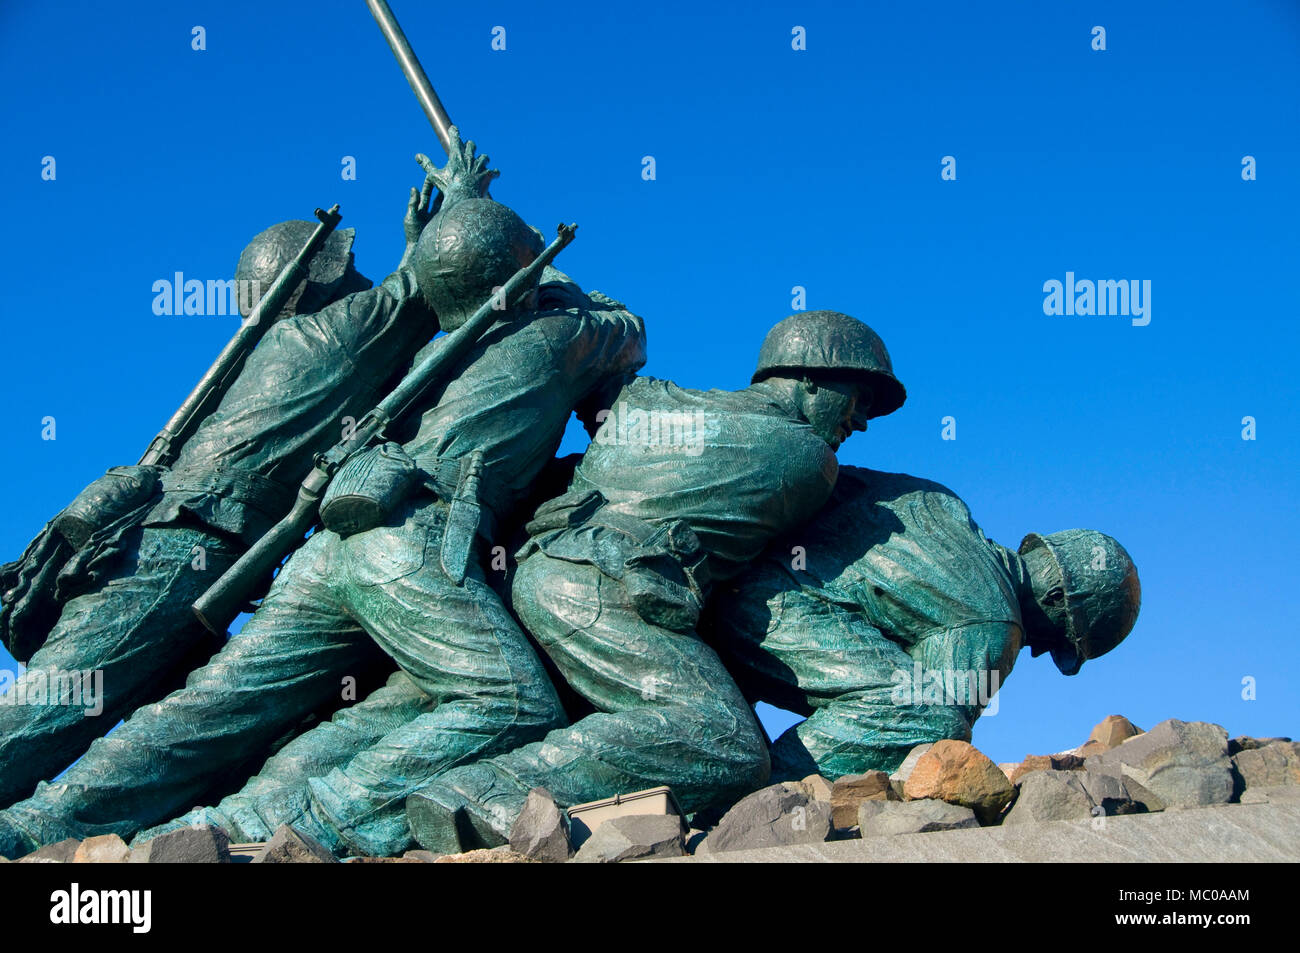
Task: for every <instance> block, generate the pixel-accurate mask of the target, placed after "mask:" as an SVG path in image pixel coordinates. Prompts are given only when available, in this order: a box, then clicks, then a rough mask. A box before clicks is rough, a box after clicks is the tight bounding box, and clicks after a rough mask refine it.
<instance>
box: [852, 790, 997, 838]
mask: <svg viewBox="0 0 1300 953" xmlns="http://www.w3.org/2000/svg"><path fill="white" fill-rule="evenodd" d="M979 824H980V822H979V818H977V817H976V816H975V812H974V811H972V810H971V809H970V808H968V807H962V806H961V805H960V804H949V803H948V802H947V801H940V800H938V799H936V798H921V799H919V800H916V801H863V802H862V804H861V805H860V806H859V807H858V828H859V831H860V833H861V835H862V837H863V838H868V837H884V836H889V835H894V834H925V833H930V832H932V831H951V830H957V829H959V828H963V827H979Z"/></svg>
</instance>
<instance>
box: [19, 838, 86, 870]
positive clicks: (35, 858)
mask: <svg viewBox="0 0 1300 953" xmlns="http://www.w3.org/2000/svg"><path fill="white" fill-rule="evenodd" d="M80 846H81V841H79V840H77V838H75V837H69V838H68V839H67V840H61V841H59V842H58V843H55V844H46V845H45V846H44V847H38V848H36V850H34V851H32V852H31V853H30V854H27V855H26V856H24V857H19V858H18V863H20V864H70V863H72V858H73V857H75V856H76V854H77V848H78V847H80Z"/></svg>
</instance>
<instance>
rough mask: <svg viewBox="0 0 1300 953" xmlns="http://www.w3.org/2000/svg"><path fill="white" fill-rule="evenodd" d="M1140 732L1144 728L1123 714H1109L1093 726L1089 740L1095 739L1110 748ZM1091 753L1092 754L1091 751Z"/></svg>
mask: <svg viewBox="0 0 1300 953" xmlns="http://www.w3.org/2000/svg"><path fill="white" fill-rule="evenodd" d="M1140 734H1142V729H1141V728H1139V727H1138V726H1137V725H1135V724H1133V722H1131V721H1129V720H1128V719H1127V718H1125V717H1124V716H1123V715H1107V716H1106V717H1105V718H1103V719H1102V720H1101V721H1099V722H1097V724H1096V725H1094V726H1093V729H1092V734H1090V735H1088V742H1089V743H1091V742H1094V741H1095V742H1097V743H1098V744H1101V745H1105V747H1106V748H1107V749H1110V748H1114V747H1117V746H1118V745H1121V744H1123V743H1124V742H1125V741H1128V739H1130V738H1135V737H1137V736H1138V735H1140ZM1089 753H1090V754H1091V752H1089Z"/></svg>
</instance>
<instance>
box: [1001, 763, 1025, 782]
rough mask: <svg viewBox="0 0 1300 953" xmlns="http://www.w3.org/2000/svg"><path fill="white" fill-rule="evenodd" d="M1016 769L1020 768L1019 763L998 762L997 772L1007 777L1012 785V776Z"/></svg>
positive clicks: (1013, 780) (1013, 779)
mask: <svg viewBox="0 0 1300 953" xmlns="http://www.w3.org/2000/svg"><path fill="white" fill-rule="evenodd" d="M1018 767H1020V762H1019V761H1000V762H998V770H1000V771H1001V772H1002V773H1003V774H1005V775H1006V776H1007V780H1008V781H1011V782H1012V783H1014V782H1015V778H1013V777H1012V775H1013V774H1015V773H1016V768H1018Z"/></svg>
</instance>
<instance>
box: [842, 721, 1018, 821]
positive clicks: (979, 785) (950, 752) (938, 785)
mask: <svg viewBox="0 0 1300 953" xmlns="http://www.w3.org/2000/svg"><path fill="white" fill-rule="evenodd" d="M903 792H904V793H905V794H906V795H907V798H908V800H921V799H925V798H938V799H939V800H941V801H947V802H948V803H949V804H957V805H960V806H962V807H969V808H970V809H971V810H973V811H974V812H975V815H976V816H977V817H978V818H979V819H980V822H981V823H984V824H992V823H993V822H994V821H996V820H997V819H998V816H999V815H1000V814H1001V813H1002V810H1003V809H1004V808H1005V807H1006V806H1007V805H1008V804H1010V803H1011V799H1012V798H1013V797H1014V796H1015V793H1016V791H1015V788H1014V787H1012V785H1011V782H1010V781H1008V780H1007V776H1006V775H1005V774H1003V773H1002V771H1001V770H1000V769H999V768H998V766H997V765H996V764H994V763H993V762H992V761H990V760H989V759H988V758H987V757H985V756H984V754H983V753H982V752H980V751H979V750H978V749H977V748H975V747H974V746H973V745H970V744H967V743H966V742H964V741H951V740H944V741H937V742H935V744H934V747H932V748H931V749H930V750H929V751H927V752H925V753H924V754H923V755H921V757H920V758H919V759H918V760H917V762H916V766H915V767H914V768H913V769H912V774H911V776H910V777H908V779H907V781H906V783H905V784H904V785H903ZM864 836H865V835H864Z"/></svg>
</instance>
